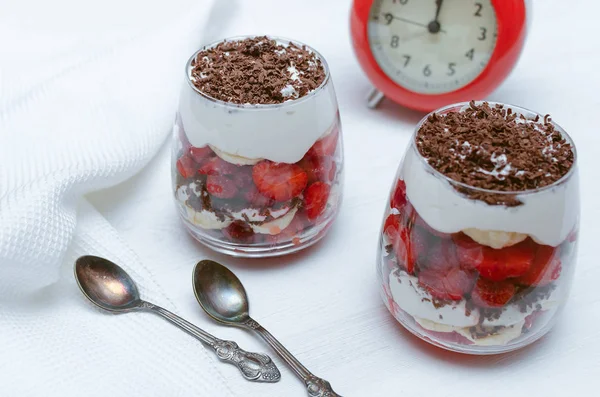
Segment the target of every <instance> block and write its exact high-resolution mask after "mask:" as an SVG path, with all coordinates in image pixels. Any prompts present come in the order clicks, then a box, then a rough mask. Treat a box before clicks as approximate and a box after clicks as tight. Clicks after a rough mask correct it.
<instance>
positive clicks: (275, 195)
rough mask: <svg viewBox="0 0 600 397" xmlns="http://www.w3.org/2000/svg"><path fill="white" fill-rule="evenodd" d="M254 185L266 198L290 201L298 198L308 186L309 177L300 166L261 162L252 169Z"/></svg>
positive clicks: (267, 161)
mask: <svg viewBox="0 0 600 397" xmlns="http://www.w3.org/2000/svg"><path fill="white" fill-rule="evenodd" d="M252 178H253V179H254V183H255V184H256V187H257V188H258V191H259V192H261V193H262V194H263V195H264V196H266V197H268V198H272V199H274V200H276V201H288V200H290V199H292V198H293V197H296V196H298V195H299V194H300V193H302V191H303V190H304V188H306V185H307V184H308V176H307V175H306V172H304V170H302V168H301V167H300V166H299V165H296V164H286V163H274V162H272V161H269V160H264V161H261V162H260V163H258V164H256V165H255V166H254V168H253V169H252Z"/></svg>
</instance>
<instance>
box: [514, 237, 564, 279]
mask: <svg viewBox="0 0 600 397" xmlns="http://www.w3.org/2000/svg"><path fill="white" fill-rule="evenodd" d="M561 271H562V264H561V262H560V250H559V248H554V247H550V246H548V245H540V246H538V249H537V252H536V254H535V259H534V260H533V264H532V265H531V267H530V268H529V270H528V271H527V272H526V273H525V274H523V275H522V276H521V277H519V279H518V282H519V283H520V284H524V285H535V286H544V285H548V284H550V283H551V282H553V281H555V280H557V279H558V278H559V277H560V273H561Z"/></svg>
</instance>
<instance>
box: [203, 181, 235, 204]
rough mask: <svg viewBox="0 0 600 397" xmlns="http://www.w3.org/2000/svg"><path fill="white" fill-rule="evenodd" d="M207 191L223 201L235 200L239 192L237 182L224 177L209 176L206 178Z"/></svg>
mask: <svg viewBox="0 0 600 397" xmlns="http://www.w3.org/2000/svg"><path fill="white" fill-rule="evenodd" d="M206 189H207V190H208V192H209V193H210V194H212V195H213V196H215V197H218V198H221V199H230V198H233V197H235V195H236V194H237V192H238V189H237V187H236V186H235V182H234V181H232V180H231V179H229V178H227V177H226V176H223V175H209V176H208V178H206Z"/></svg>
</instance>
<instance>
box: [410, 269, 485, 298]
mask: <svg viewBox="0 0 600 397" xmlns="http://www.w3.org/2000/svg"><path fill="white" fill-rule="evenodd" d="M473 282H474V279H473V275H472V274H471V273H468V272H466V271H464V270H462V269H460V268H458V267H455V268H452V269H444V270H437V269H426V270H423V271H421V272H420V273H419V284H420V285H421V286H422V287H423V288H425V289H426V290H427V291H428V292H429V293H430V294H431V296H433V297H434V298H437V299H449V300H454V301H459V300H461V299H462V298H463V296H464V295H465V294H468V293H469V291H471V288H472V287H473Z"/></svg>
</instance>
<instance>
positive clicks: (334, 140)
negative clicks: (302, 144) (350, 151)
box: [308, 128, 339, 157]
mask: <svg viewBox="0 0 600 397" xmlns="http://www.w3.org/2000/svg"><path fill="white" fill-rule="evenodd" d="M338 135H339V133H338V129H337V128H335V129H334V130H333V131H331V133H330V134H329V135H327V136H326V137H324V138H322V139H319V140H318V141H317V142H315V144H314V145H312V147H311V148H310V149H308V154H309V155H311V156H317V157H319V156H333V154H334V153H335V149H336V148H337V144H338Z"/></svg>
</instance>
